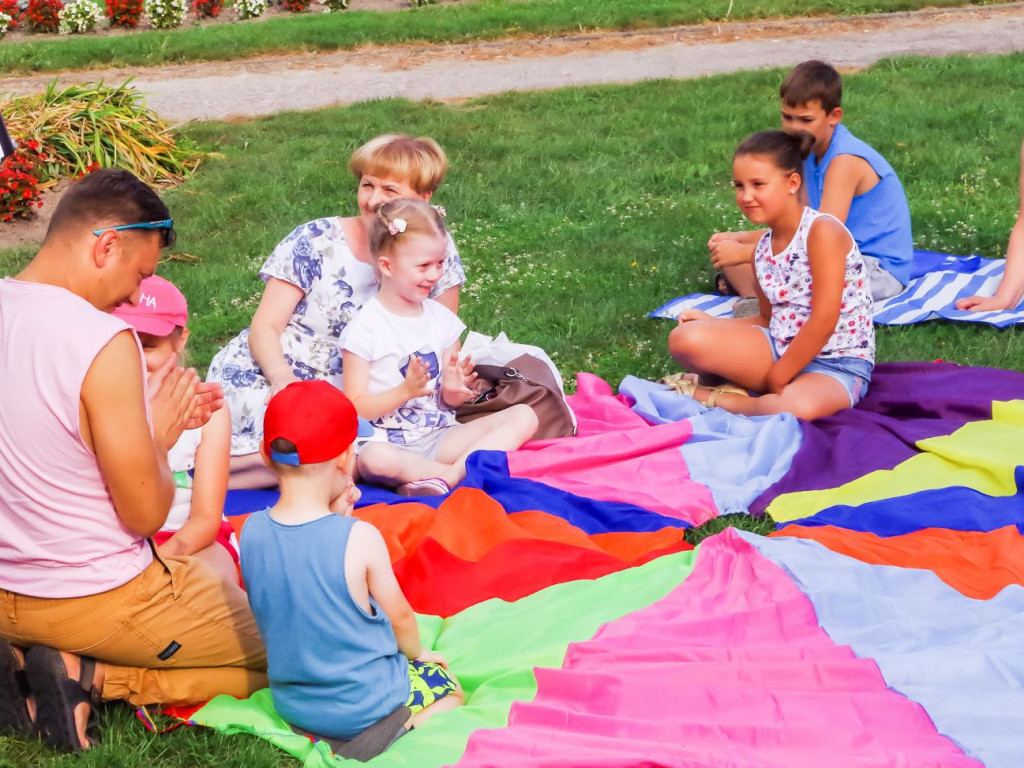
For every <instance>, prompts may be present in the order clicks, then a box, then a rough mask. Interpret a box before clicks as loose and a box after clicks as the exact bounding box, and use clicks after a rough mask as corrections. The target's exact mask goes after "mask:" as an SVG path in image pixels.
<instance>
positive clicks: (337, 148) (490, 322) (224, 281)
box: [0, 55, 1024, 768]
mask: <svg viewBox="0 0 1024 768" xmlns="http://www.w3.org/2000/svg"><path fill="white" fill-rule="evenodd" d="M782 74H783V73H782V72H781V71H780V70H772V71H764V72H755V73H745V74H735V75H727V76H717V77H712V78H705V79H701V80H696V81H687V82H674V81H659V82H648V83H643V84H639V85H634V86H616V87H595V88H574V89H566V90H561V91H552V92H544V93H527V94H507V95H502V96H497V97H491V98H486V99H478V100H474V101H470V102H466V103H462V104H457V105H447V104H418V103H409V102H405V101H399V100H390V101H381V102H372V103H363V104H358V105H355V106H352V107H348V108H345V109H333V110H324V111H319V112H310V113H302V114H282V115H278V116H275V117H271V118H267V119H261V120H254V121H250V122H245V123H232V124H225V123H210V124H204V125H198V126H194V127H192V128H190V129H189V135H190V137H191V138H193V139H195V140H197V141H199V142H200V143H201V144H203V145H204V146H206V147H208V148H209V149H215V150H217V152H218V153H219V155H218V156H217V157H215V158H212V159H210V160H209V161H208V162H207V163H206V164H205V165H203V166H202V167H201V168H200V170H199V172H198V174H197V175H196V177H195V178H194V179H193V180H191V181H190V182H188V183H187V184H185V185H184V186H182V187H180V188H178V189H176V190H173V191H172V192H170V193H168V195H167V199H168V202H169V204H170V206H171V210H172V211H173V213H174V215H175V218H176V219H177V220H178V221H179V222H180V229H181V238H180V246H179V247H180V249H181V250H182V251H184V252H188V253H192V254H195V255H197V256H199V257H201V259H202V260H201V261H200V262H199V263H196V264H188V263H184V262H171V263H168V264H166V265H165V266H164V267H162V268H161V274H163V275H164V276H166V277H168V278H170V279H171V280H173V281H174V282H176V283H177V284H179V285H180V286H181V287H182V289H183V290H184V292H185V294H186V295H187V296H188V297H189V299H190V302H191V307H192V321H191V328H192V339H193V341H192V342H191V343H190V344H191V348H192V352H193V360H194V362H195V363H197V364H198V365H200V366H201V367H202V366H204V365H205V364H206V363H207V362H208V360H209V359H210V357H211V355H212V354H213V352H214V350H215V349H216V348H217V347H218V346H219V345H220V344H221V343H223V342H224V341H225V340H227V339H228V338H230V336H232V335H233V334H234V333H236V332H237V331H239V330H240V329H242V328H243V327H245V326H246V325H247V324H248V322H249V321H250V319H251V316H252V311H253V308H254V306H255V303H256V301H257V300H258V298H259V295H260V290H261V283H260V281H259V280H258V278H257V277H256V274H255V273H256V270H257V269H258V267H259V265H260V263H261V262H262V261H263V259H264V258H265V257H266V255H267V254H268V253H269V251H270V250H271V248H273V246H274V244H275V243H276V242H277V241H278V240H280V239H281V238H282V237H283V236H284V235H285V234H287V232H288V231H289V230H290V229H291V228H292V227H294V226H295V225H297V224H299V223H302V222H304V221H307V220H309V219H312V218H315V217H317V216H323V215H330V214H351V213H353V212H354V208H355V201H354V198H355V184H354V180H353V179H352V178H350V177H349V175H348V173H347V170H346V161H347V159H348V155H349V154H350V153H351V151H352V150H353V149H354V148H355V147H356V146H357V145H359V144H360V143H361V142H363V141H365V140H366V139H368V138H370V137H372V136H374V135H376V134H378V133H382V132H385V131H394V130H404V131H409V132H412V133H416V134H429V135H432V136H435V137H436V138H437V139H438V140H439V141H440V142H441V144H442V145H443V146H444V147H445V149H446V150H447V151H448V153H449V156H450V158H451V171H450V172H449V177H448V180H447V181H446V182H445V184H444V185H443V186H442V187H441V189H440V190H439V192H438V194H437V196H436V201H437V202H440V203H443V204H444V205H445V206H446V208H447V210H448V215H449V221H450V223H451V225H452V227H453V230H454V233H455V239H456V242H457V243H458V245H459V248H460V250H461V252H462V255H463V259H464V261H465V263H466V266H467V269H468V272H469V275H470V278H469V283H468V285H467V286H466V289H465V291H464V294H463V307H462V310H461V312H460V314H461V316H462V317H463V319H464V320H465V321H466V322H467V324H468V325H469V327H470V328H472V329H474V330H479V331H483V332H487V333H492V334H493V333H496V332H497V331H501V330H504V331H505V332H507V333H508V334H509V336H510V337H511V338H512V339H514V340H517V341H523V342H528V343H533V344H539V345H541V346H543V347H544V348H546V349H547V350H549V351H550V352H552V353H553V355H554V357H555V360H556V362H557V363H558V364H559V366H560V367H561V369H562V371H563V372H564V373H566V374H568V375H570V376H571V374H572V373H573V372H575V371H577V370H584V371H592V372H595V373H597V374H599V375H601V376H603V377H605V378H606V379H607V380H608V381H610V382H611V383H612V384H618V382H619V380H620V379H621V378H622V377H623V376H624V375H626V374H634V375H638V376H642V377H655V376H659V375H661V374H663V373H665V372H668V371H670V370H672V369H673V365H672V363H671V361H670V360H669V359H668V356H667V353H666V349H665V339H666V336H667V334H668V331H669V328H670V327H671V326H670V324H669V323H667V322H664V321H653V320H649V319H647V318H645V317H644V315H645V313H646V312H647V311H648V310H650V309H653V308H654V307H656V306H658V305H660V304H661V303H663V302H664V301H666V300H668V299H669V298H672V297H674V296H676V295H679V294H680V293H685V292H690V291H694V290H700V289H704V288H705V287H706V286H707V285H708V283H709V277H710V270H709V268H708V265H707V253H706V249H705V245H704V244H705V242H706V240H707V237H708V235H709V233H710V232H712V231H713V230H715V229H719V228H723V227H734V226H737V225H739V224H740V223H741V219H740V216H739V214H738V212H737V211H736V207H735V204H734V201H733V199H732V193H731V191H730V189H729V178H730V158H731V155H732V152H733V150H734V149H735V147H736V145H737V143H738V142H739V141H740V139H742V138H743V136H745V135H746V134H747V133H749V132H751V131H754V130H759V129H762V128H765V127H771V126H774V125H776V123H777V120H778V116H777V105H776V102H775V93H776V89H777V87H778V84H779V81H780V78H781V77H782ZM1021 82H1024V56H1022V55H1013V56H1004V57H988V58H971V59H967V58H952V59H898V60H891V61H887V62H883V63H881V64H879V65H877V66H875V67H873V68H872V69H870V70H868V71H865V72H862V73H858V74H854V75H850V76H848V77H847V78H846V89H845V92H846V103H845V105H844V106H845V108H846V115H847V123H848V124H849V126H850V127H851V129H852V130H853V131H854V132H855V133H856V134H858V135H860V136H862V137H863V138H865V139H866V140H867V141H869V142H870V143H872V144H873V145H875V146H876V147H877V148H878V149H879V150H880V151H881V152H882V153H883V154H884V155H885V156H886V157H887V158H888V159H889V160H890V161H891V162H892V163H893V165H894V166H895V167H896V168H897V169H898V171H899V172H900V174H901V176H902V179H903V182H904V184H905V187H906V189H907V193H908V196H909V198H910V201H911V207H912V214H913V221H914V227H915V231H916V233H917V234H916V240H917V243H918V245H919V246H922V247H928V248H934V249H939V250H946V251H951V252H959V253H967V252H971V251H977V252H979V253H983V254H986V255H992V256H998V255H1002V254H1003V250H1004V248H1005V246H1006V237H1007V234H1008V232H1009V229H1010V227H1011V225H1012V223H1013V218H1014V215H1015V213H1016V210H1017V176H1018V173H1019V165H1018V163H1019V159H1018V158H1019V154H1018V152H1019V148H1020V141H1021V131H1022V127H1021V123H1020V119H1019V115H1020V111H1019V97H1020V89H1019V83H1021ZM30 254H31V249H20V250H18V251H6V252H0V274H9V273H10V272H12V271H14V270H16V269H17V268H18V267H19V266H20V265H21V264H23V263H24V262H25V260H26V259H27V258H28V257H29V256H30ZM878 341H879V359H880V360H882V361H888V360H917V359H923V360H931V359H935V358H937V357H942V358H944V359H947V360H953V361H956V362H960V363H965V364H970V365H994V366H998V367H1003V368H1012V369H1017V370H1021V369H1022V368H1024V336H1022V333H1021V331H1020V329H1017V328H1010V329H1006V330H993V329H988V328H983V327H977V326H973V325H967V324H961V325H957V324H949V323H926V324H923V325H918V326H909V327H904V328H899V329H891V328H880V329H879V333H878ZM707 532H708V531H706V530H703V529H702V530H701V531H697V532H695V533H696V534H701V533H707ZM106 717H107V718H108V719H107V721H106V725H107V727H106V728H105V729H104V733H105V736H106V742H105V744H104V746H102V747H101V748H99V749H97V750H96V751H95V752H93V753H91V754H89V755H87V756H86V757H84V758H82V759H77V758H56V757H51V756H49V755H48V754H47V753H45V752H43V751H42V750H41V749H39V748H38V747H36V746H32V745H25V744H23V743H21V742H13V741H10V740H0V768H4V767H5V766H28V765H32V766H35V765H39V766H60V765H69V766H70V765H74V766H76V768H77V767H79V766H81V767H83V768H84V767H89V768H91V767H92V766H127V767H128V768H143V767H146V768H148V766H152V765H159V766H179V765H180V766H186V765H187V766H198V765H209V766H214V765H216V766H218V767H219V768H236V767H237V768H242V767H243V766H246V767H247V766H273V765H289V766H292V765H297V763H296V762H294V761H290V760H288V759H286V758H285V757H283V756H281V755H280V754H278V753H277V752H276V751H275V750H273V749H272V748H270V747H268V746H264V745H263V744H261V743H259V742H258V741H257V740H255V739H246V738H243V737H230V738H228V737H221V736H217V735H215V734H211V733H207V732H203V731H198V730H187V729H182V730H180V731H178V732H175V733H172V734H167V735H163V736H159V737H157V736H150V735H147V734H145V733H144V732H143V730H142V727H141V725H139V724H137V723H136V722H135V721H134V719H133V718H132V716H131V714H130V713H129V712H128V711H127V709H126V708H124V707H117V708H114V709H112V711H110V712H108V714H107V715H106Z"/></svg>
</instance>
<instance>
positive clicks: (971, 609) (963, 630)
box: [741, 533, 1024, 768]
mask: <svg viewBox="0 0 1024 768" xmlns="http://www.w3.org/2000/svg"><path fill="white" fill-rule="evenodd" d="M741 535H742V536H743V538H744V539H745V540H746V541H748V542H749V543H750V544H752V545H753V546H755V547H756V548H757V549H758V550H759V551H760V552H761V553H762V554H763V555H765V556H766V557H768V558H769V559H770V560H772V561H773V562H775V563H776V564H778V565H779V566H780V567H782V568H783V570H785V571H786V572H787V573H788V574H789V575H790V576H791V577H792V578H793V580H794V582H795V583H796V585H797V586H798V587H799V588H800V589H801V590H802V591H803V592H804V594H806V595H807V597H808V598H809V599H810V601H811V603H812V604H813V605H814V609H815V611H816V612H817V616H818V623H819V625H820V626H821V627H822V629H824V630H825V631H826V632H828V634H829V636H830V637H831V638H832V639H833V640H834V641H835V642H836V643H839V644H843V645H849V646H850V647H851V648H852V649H853V651H854V653H856V654H857V655H858V656H860V657H861V658H870V659H874V660H875V662H876V663H877V664H878V667H879V669H880V670H881V672H882V676H883V677H884V678H885V681H886V683H887V684H888V685H889V687H890V688H892V689H894V690H896V691H899V692H900V693H902V694H904V695H905V696H907V697H908V698H910V699H912V700H913V701H916V702H918V703H919V704H921V705H922V706H923V707H924V708H925V711H926V712H927V713H928V715H929V716H930V717H931V718H932V721H933V722H934V723H935V726H936V728H937V729H938V731H939V733H941V734H943V735H945V736H947V737H949V738H950V739H952V740H953V741H954V742H956V744H957V745H958V746H959V747H960V748H961V749H963V750H964V752H965V753H967V754H968V755H971V756H972V757H975V758H977V759H979V760H981V761H982V762H984V763H985V765H987V766H988V767H989V768H1019V766H1020V765H1021V764H1022V760H1024V727H1022V724H1024V714H1022V713H1024V588H1022V587H1020V586H1016V585H1013V586H1009V587H1006V588H1005V589H1003V590H1002V591H1001V592H1000V593H999V594H998V595H996V596H995V597H994V598H992V599H991V600H975V599H973V598H969V597H965V596H964V595H962V594H961V593H960V592H958V591H956V590H955V589H953V588H952V587H950V586H949V585H947V584H946V583H944V582H943V581H942V580H941V579H939V577H938V576H936V575H935V574H934V573H932V572H931V571H927V570H916V569H910V568H899V567H896V566H891V565H868V564H867V563H862V562H860V561H859V560H855V559H853V558H850V557H846V556H845V555H839V554H836V553H834V552H832V551H830V550H828V549H827V548H825V547H824V546H822V545H821V544H819V543H818V542H816V541H809V540H805V539H796V538H781V537H780V538H770V539H769V538H764V537H761V536H756V535H753V534H749V533H741Z"/></svg>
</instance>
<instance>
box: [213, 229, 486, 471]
mask: <svg viewBox="0 0 1024 768" xmlns="http://www.w3.org/2000/svg"><path fill="white" fill-rule="evenodd" d="M260 277H262V278H263V280H264V281H267V280H269V279H270V278H272V277H276V278H278V279H279V280H284V281H285V282H286V283H291V284H292V285H294V286H296V287H298V288H300V289H302V292H303V294H305V295H304V297H303V298H302V300H301V301H300V302H299V303H298V305H297V306H296V307H295V311H294V312H293V314H292V316H291V319H289V321H288V325H287V326H286V327H285V329H284V333H282V334H281V349H282V350H283V352H284V359H285V360H286V361H287V362H288V364H289V365H290V366H291V367H292V371H294V373H295V375H296V376H297V377H298V378H300V379H303V380H310V379H325V380H327V381H329V382H331V383H332V384H334V385H335V386H336V387H338V388H339V389H340V388H341V351H340V349H339V348H338V337H339V336H340V335H341V332H342V330H344V328H345V326H346V325H348V323H349V321H350V320H351V319H352V318H353V317H354V316H355V314H356V312H358V311H359V310H360V309H361V308H362V306H363V304H364V303H365V302H366V301H367V300H368V299H370V298H371V297H373V296H375V295H376V294H377V288H378V283H377V277H376V275H375V274H374V271H373V267H371V266H370V265H369V264H366V263H364V262H362V261H360V260H359V259H357V258H356V257H355V254H353V253H352V250H351V249H350V248H349V246H348V243H347V242H346V240H345V233H344V231H343V229H342V225H341V219H339V218H330V219H317V220H316V221H311V222H309V223H308V224H303V225H302V226H300V227H298V228H296V229H295V230H294V231H293V232H292V233H291V234H290V235H288V236H287V237H286V238H285V239H284V240H282V241H281V242H280V243H279V244H278V245H277V247H276V248H275V249H274V252H273V253H272V254H270V257H269V258H268V259H267V261H266V263H264V265H263V267H262V268H261V269H260ZM465 281H466V273H465V271H464V270H463V268H462V261H461V260H460V259H459V252H458V251H457V250H456V249H455V244H454V243H453V242H452V240H451V237H450V236H449V238H448V251H447V253H446V255H445V261H444V270H443V272H442V274H441V279H440V280H439V281H438V282H437V285H435V286H434V289H433V291H431V294H430V296H431V298H436V297H437V296H440V295H441V294H442V293H444V292H445V291H447V290H448V289H449V288H454V287H456V286H459V285H462V284H463V283H464V282H465ZM207 379H208V380H209V381H215V382H218V383H219V384H220V385H221V386H223V387H224V398H225V402H226V403H227V405H228V406H229V407H230V408H231V454H232V455H233V456H242V455H245V454H249V453H256V452H257V451H259V446H260V442H261V441H262V439H263V414H264V412H265V411H266V408H267V393H268V391H269V390H270V382H268V381H267V378H266V377H265V376H264V375H263V371H262V370H260V367H259V364H257V362H256V361H255V360H254V359H253V356H252V352H251V351H250V350H249V329H248V328H246V329H245V330H244V331H242V332H241V333H240V334H238V336H236V337H235V338H234V339H232V340H231V341H229V342H228V343H227V345H226V346H225V347H223V348H222V349H221V350H220V351H219V352H218V353H217V355H216V356H215V357H214V358H213V361H212V362H211V363H210V371H209V374H208V375H207Z"/></svg>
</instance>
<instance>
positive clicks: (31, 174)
mask: <svg viewBox="0 0 1024 768" xmlns="http://www.w3.org/2000/svg"><path fill="white" fill-rule="evenodd" d="M46 161H47V156H46V154H44V153H42V152H40V151H39V142H38V141H26V142H25V143H24V145H23V146H21V147H19V148H18V149H17V150H15V152H14V154H12V155H9V156H8V157H5V158H4V160H3V162H2V163H0V221H10V220H11V219H13V218H15V217H18V218H28V217H29V216H31V215H32V214H33V213H35V211H34V210H33V209H34V208H39V207H41V206H42V202H40V200H39V182H40V181H41V178H40V177H41V176H42V175H43V174H44V170H43V168H44V164H45V163H46Z"/></svg>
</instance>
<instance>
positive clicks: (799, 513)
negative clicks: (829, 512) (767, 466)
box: [768, 400, 1024, 523]
mask: <svg viewBox="0 0 1024 768" xmlns="http://www.w3.org/2000/svg"><path fill="white" fill-rule="evenodd" d="M1022 444H1024V400H1011V401H1010V402H1005V403H1004V402H998V401H997V402H993V403H992V418H991V419H990V420H987V421H972V422H969V423H967V424H965V425H964V426H962V427H961V428H960V429H958V430H957V431H956V432H954V433H953V434H951V435H943V436H941V437H932V438H929V439H927V440H921V441H920V442H918V444H917V447H918V448H919V449H920V450H921V451H922V453H921V454H919V455H917V456H913V457H911V458H909V459H907V460H906V461H904V462H903V463H902V464H898V465H897V466H895V467H894V468H893V469H890V470H879V471H877V472H871V473H869V474H867V475H864V476H863V477H859V478H857V479H856V480H853V481H851V482H849V483H846V484H845V485H841V486H839V487H838V488H829V489H827V490H821V491H801V492H799V493H786V494H783V495H782V496H779V497H778V498H776V499H775V500H774V501H772V503H771V504H769V505H768V512H769V513H770V514H771V516H772V517H773V518H774V519H775V521H776V522H777V523H788V522H791V521H793V520H799V519H801V518H804V517H810V516H811V515H816V514H818V513H819V512H821V511H822V510H823V509H828V508H829V507H835V506H851V507H855V506H859V505H861V504H866V503H868V502H871V501H879V500H881V499H891V498H895V497H897V496H909V495H910V494H912V493H918V492H919V491H930V490H935V489H937V488H950V487H953V486H963V487H965V488H973V489H974V490H976V491H980V492H981V493H984V494H987V495H988V496H1012V495H1013V494H1015V493H1016V492H1017V483H1016V481H1015V480H1014V470H1015V469H1016V468H1017V466H1018V465H1019V464H1020V456H1019V451H1020V446H1021V445H1022Z"/></svg>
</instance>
